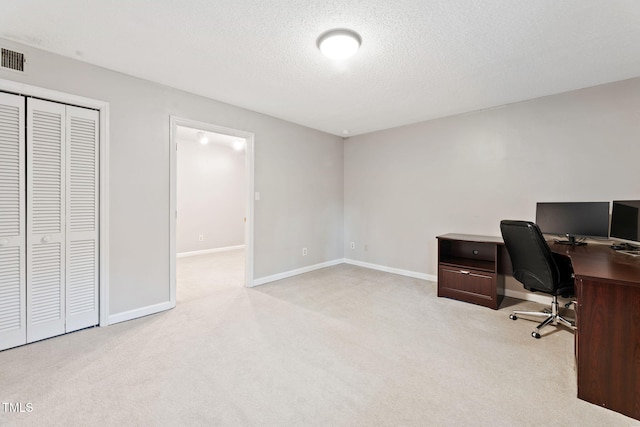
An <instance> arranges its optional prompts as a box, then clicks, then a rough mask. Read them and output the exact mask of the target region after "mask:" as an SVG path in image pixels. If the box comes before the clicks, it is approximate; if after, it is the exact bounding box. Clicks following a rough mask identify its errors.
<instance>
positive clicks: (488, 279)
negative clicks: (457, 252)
mask: <svg viewBox="0 0 640 427" xmlns="http://www.w3.org/2000/svg"><path fill="white" fill-rule="evenodd" d="M438 296H439V297H447V298H453V299H457V300H460V301H466V302H470V303H473V304H479V305H483V306H485V307H490V308H493V309H497V308H498V307H497V305H498V304H497V301H496V274H495V273H489V272H486V271H479V270H471V269H466V268H462V267H453V266H448V265H440V268H439V269H438Z"/></svg>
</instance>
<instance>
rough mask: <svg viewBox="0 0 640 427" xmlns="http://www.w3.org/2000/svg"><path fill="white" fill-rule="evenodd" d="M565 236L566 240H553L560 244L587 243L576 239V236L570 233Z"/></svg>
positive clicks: (576, 244) (579, 244) (574, 244)
mask: <svg viewBox="0 0 640 427" xmlns="http://www.w3.org/2000/svg"><path fill="white" fill-rule="evenodd" d="M566 238H567V239H568V240H554V241H555V242H556V243H558V244H560V245H571V246H582V245H586V244H587V243H586V242H579V241H577V240H576V236H573V235H571V234H567V235H566Z"/></svg>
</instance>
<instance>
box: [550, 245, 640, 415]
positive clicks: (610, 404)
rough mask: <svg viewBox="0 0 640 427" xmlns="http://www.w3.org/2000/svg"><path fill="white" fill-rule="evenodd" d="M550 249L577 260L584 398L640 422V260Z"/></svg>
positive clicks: (591, 249) (594, 248) (603, 248)
mask: <svg viewBox="0 0 640 427" xmlns="http://www.w3.org/2000/svg"><path fill="white" fill-rule="evenodd" d="M550 247H551V250H552V251H554V252H556V253H560V254H564V255H567V256H569V257H570V258H571V263H572V264H573V269H574V272H575V277H576V299H577V302H578V306H577V308H576V326H577V331H576V335H575V340H576V364H577V366H576V368H577V369H576V371H577V375H578V397H579V398H580V399H583V400H586V401H587V402H591V403H594V404H596V405H600V406H604V407H606V408H609V409H611V410H614V411H616V412H620V413H622V414H624V415H627V416H629V417H632V418H635V419H637V420H640V257H634V256H631V255H625V254H620V253H616V252H615V251H613V250H612V249H611V248H610V247H609V246H607V245H598V244H589V245H586V246H565V245H559V244H554V243H552V244H550Z"/></svg>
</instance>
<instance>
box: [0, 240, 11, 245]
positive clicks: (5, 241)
mask: <svg viewBox="0 0 640 427" xmlns="http://www.w3.org/2000/svg"><path fill="white" fill-rule="evenodd" d="M8 243H9V239H0V246H4V245H6V244H8Z"/></svg>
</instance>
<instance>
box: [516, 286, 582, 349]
mask: <svg viewBox="0 0 640 427" xmlns="http://www.w3.org/2000/svg"><path fill="white" fill-rule="evenodd" d="M518 316H534V317H544V318H545V319H544V320H543V321H542V322H541V323H540V324H539V325H538V327H537V328H536V329H535V330H534V331H533V332H531V336H532V337H534V338H540V336H541V335H540V330H541V329H542V328H544V327H545V326H547V325H554V326H555V325H558V324H560V325H564V326H566V327H568V328H569V329H571V330H572V331H573V330H575V324H574V322H573V321H572V320H569V319H566V318H565V317H563V316H561V315H560V314H559V313H558V297H557V296H556V295H554V296H553V299H552V300H551V310H549V309H545V310H544V311H543V312H540V311H519V310H514V311H513V313H511V314H510V315H509V319H511V320H516V319H517V318H518Z"/></svg>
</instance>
